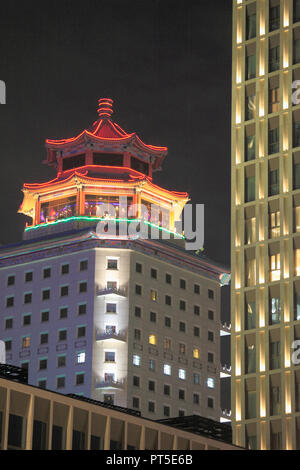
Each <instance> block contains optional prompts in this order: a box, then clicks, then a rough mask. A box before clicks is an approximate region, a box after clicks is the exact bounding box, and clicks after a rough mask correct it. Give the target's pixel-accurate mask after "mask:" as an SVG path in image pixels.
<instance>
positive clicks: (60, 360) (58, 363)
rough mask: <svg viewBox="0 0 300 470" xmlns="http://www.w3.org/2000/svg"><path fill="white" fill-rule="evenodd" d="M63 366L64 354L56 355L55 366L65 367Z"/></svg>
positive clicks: (64, 364)
mask: <svg viewBox="0 0 300 470" xmlns="http://www.w3.org/2000/svg"><path fill="white" fill-rule="evenodd" d="M65 366H66V356H58V357H57V367H65Z"/></svg>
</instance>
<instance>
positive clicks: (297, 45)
mask: <svg viewBox="0 0 300 470" xmlns="http://www.w3.org/2000/svg"><path fill="white" fill-rule="evenodd" d="M293 48H294V54H293V59H294V64H298V63H299V62H300V39H298V38H294V41H293Z"/></svg>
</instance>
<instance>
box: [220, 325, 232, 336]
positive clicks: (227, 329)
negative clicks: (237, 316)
mask: <svg viewBox="0 0 300 470" xmlns="http://www.w3.org/2000/svg"><path fill="white" fill-rule="evenodd" d="M220 335H221V336H228V335H231V323H226V322H222V323H221V327H220Z"/></svg>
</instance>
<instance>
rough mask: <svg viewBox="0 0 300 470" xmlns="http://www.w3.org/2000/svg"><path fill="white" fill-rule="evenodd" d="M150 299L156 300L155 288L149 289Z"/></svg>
mask: <svg viewBox="0 0 300 470" xmlns="http://www.w3.org/2000/svg"><path fill="white" fill-rule="evenodd" d="M151 300H152V301H153V302H157V292H156V290H153V289H151Z"/></svg>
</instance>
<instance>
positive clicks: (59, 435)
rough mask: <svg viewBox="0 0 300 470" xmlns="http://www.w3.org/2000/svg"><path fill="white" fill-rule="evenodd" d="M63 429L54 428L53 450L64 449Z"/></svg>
mask: <svg viewBox="0 0 300 470" xmlns="http://www.w3.org/2000/svg"><path fill="white" fill-rule="evenodd" d="M63 435H64V433H63V428H62V427H61V426H55V425H53V426H52V445H51V449H52V450H62V449H63Z"/></svg>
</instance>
